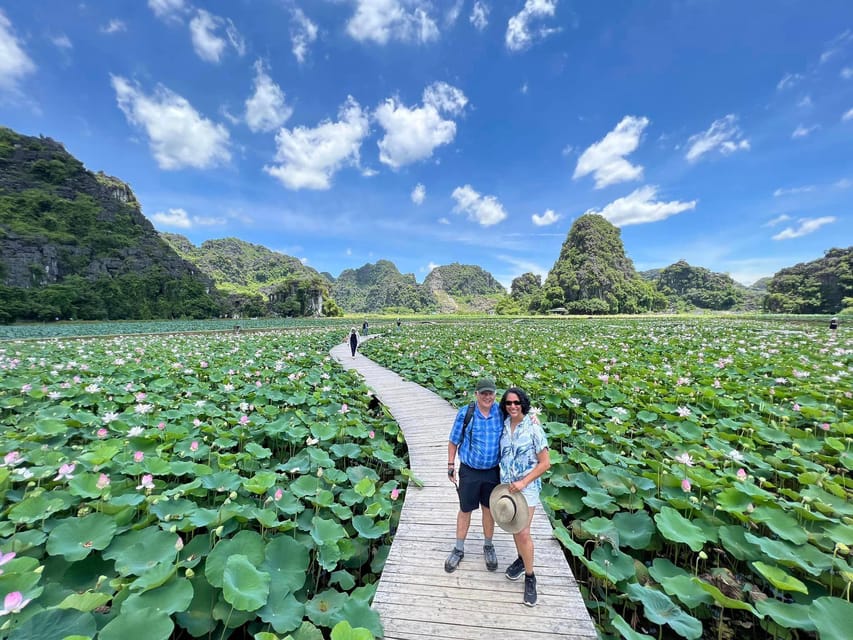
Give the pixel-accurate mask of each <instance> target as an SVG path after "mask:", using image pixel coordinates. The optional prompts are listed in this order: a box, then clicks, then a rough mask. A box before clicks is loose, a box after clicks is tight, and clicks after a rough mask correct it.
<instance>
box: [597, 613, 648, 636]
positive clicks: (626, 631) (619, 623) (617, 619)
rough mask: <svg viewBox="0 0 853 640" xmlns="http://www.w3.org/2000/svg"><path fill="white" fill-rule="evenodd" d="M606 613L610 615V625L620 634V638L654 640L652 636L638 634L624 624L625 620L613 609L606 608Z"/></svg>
mask: <svg viewBox="0 0 853 640" xmlns="http://www.w3.org/2000/svg"><path fill="white" fill-rule="evenodd" d="M607 610H608V613H609V614H610V624H612V625H613V627H614V628H615V629H616V631H618V632H619V633H621V634H622V637H623V638H625V640H655V639H654V638H653V637H652V636H650V635H646V634H645V633H639V632H637V631H634V630H633V629H632V628H631V625H629V624H628V623H627V622H625V618H623V617H622V616H620V615H619V614H618V613H616V611H615V610H614V609H613V607H608V609H607Z"/></svg>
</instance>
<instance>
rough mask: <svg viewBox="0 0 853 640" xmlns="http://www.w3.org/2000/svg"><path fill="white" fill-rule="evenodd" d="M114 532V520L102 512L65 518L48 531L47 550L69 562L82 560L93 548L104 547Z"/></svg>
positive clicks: (100, 548)
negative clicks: (81, 516)
mask: <svg viewBox="0 0 853 640" xmlns="http://www.w3.org/2000/svg"><path fill="white" fill-rule="evenodd" d="M115 532H116V523H115V521H114V520H113V519H112V518H111V517H109V516H107V515H104V514H102V513H92V514H89V515H87V516H84V517H83V518H67V519H66V520H63V521H62V522H61V523H60V524H59V526H57V527H56V528H55V529H54V530H53V531H51V532H50V536H48V539H47V552H48V553H50V554H51V555H60V556H63V557H64V558H65V559H66V560H68V561H69V562H75V561H77V560H82V559H83V558H85V557H86V556H88V555H89V554H90V553H91V552H92V550H93V549H97V550H99V551H100V550H102V549H106V548H107V546H109V544H110V542H112V540H113V536H114V535H115Z"/></svg>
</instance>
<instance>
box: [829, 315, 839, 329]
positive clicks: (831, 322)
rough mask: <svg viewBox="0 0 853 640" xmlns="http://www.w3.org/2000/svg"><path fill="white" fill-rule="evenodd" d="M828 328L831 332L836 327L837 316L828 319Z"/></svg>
mask: <svg viewBox="0 0 853 640" xmlns="http://www.w3.org/2000/svg"><path fill="white" fill-rule="evenodd" d="M829 329H830V330H831V331H833V332H834V331H835V330H836V329H838V318H833V319H832V320H830V321H829Z"/></svg>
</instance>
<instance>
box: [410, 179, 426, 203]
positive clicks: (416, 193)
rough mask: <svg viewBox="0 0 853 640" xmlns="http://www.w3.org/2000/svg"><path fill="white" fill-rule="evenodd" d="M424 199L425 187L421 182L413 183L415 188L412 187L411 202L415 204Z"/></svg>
mask: <svg viewBox="0 0 853 640" xmlns="http://www.w3.org/2000/svg"><path fill="white" fill-rule="evenodd" d="M425 199H426V187H425V186H424V185H422V184H421V183H418V184H417V185H415V188H414V189H412V202H414V203H415V204H423V202H424V200H425Z"/></svg>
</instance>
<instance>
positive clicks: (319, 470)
mask: <svg viewBox="0 0 853 640" xmlns="http://www.w3.org/2000/svg"><path fill="white" fill-rule="evenodd" d="M317 477H318V478H322V477H323V467H318V468H317Z"/></svg>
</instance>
